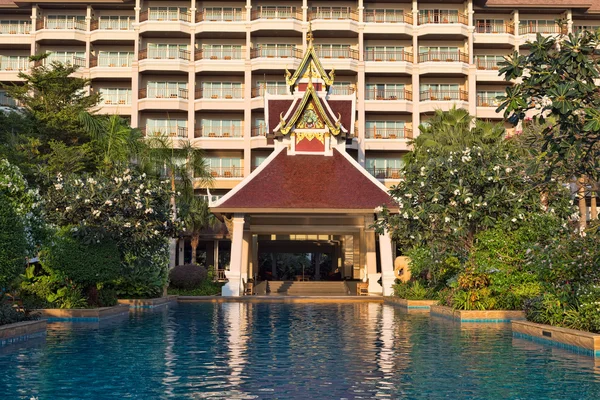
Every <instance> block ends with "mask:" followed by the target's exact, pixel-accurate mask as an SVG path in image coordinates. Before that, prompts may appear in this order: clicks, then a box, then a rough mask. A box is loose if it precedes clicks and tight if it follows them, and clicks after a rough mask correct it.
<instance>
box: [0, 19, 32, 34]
mask: <svg viewBox="0 0 600 400" xmlns="http://www.w3.org/2000/svg"><path fill="white" fill-rule="evenodd" d="M29 32H31V22H30V21H19V20H0V34H9V35H25V34H29Z"/></svg>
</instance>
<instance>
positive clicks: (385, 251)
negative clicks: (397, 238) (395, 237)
mask: <svg viewBox="0 0 600 400" xmlns="http://www.w3.org/2000/svg"><path fill="white" fill-rule="evenodd" d="M392 250H393V249H392V241H391V239H390V234H389V232H388V231H387V230H386V231H385V233H384V234H383V235H379V255H380V256H379V258H380V260H381V283H382V286H383V295H384V296H391V295H392V294H393V293H394V290H393V287H392V286H393V285H394V280H395V279H396V277H395V275H394V256H393V251H392Z"/></svg>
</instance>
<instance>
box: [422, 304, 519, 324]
mask: <svg viewBox="0 0 600 400" xmlns="http://www.w3.org/2000/svg"><path fill="white" fill-rule="evenodd" d="M430 313H431V315H433V316H437V317H442V318H449V319H452V320H454V321H459V322H511V321H520V320H525V313H524V312H523V311H514V310H454V309H453V308H451V307H446V306H437V305H432V306H431V308H430Z"/></svg>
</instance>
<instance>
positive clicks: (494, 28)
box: [475, 22, 515, 35]
mask: <svg viewBox="0 0 600 400" xmlns="http://www.w3.org/2000/svg"><path fill="white" fill-rule="evenodd" d="M475 32H476V33H509V34H511V35H514V34H515V25H514V24H512V23H509V22H505V23H503V24H498V23H486V22H477V26H476V27H475Z"/></svg>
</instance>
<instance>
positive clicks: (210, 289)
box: [168, 279, 223, 296]
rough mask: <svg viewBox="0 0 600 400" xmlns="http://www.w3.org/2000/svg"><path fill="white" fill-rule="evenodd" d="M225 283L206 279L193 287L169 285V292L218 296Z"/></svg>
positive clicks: (180, 294) (184, 294)
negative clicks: (181, 287) (180, 287)
mask: <svg viewBox="0 0 600 400" xmlns="http://www.w3.org/2000/svg"><path fill="white" fill-rule="evenodd" d="M222 286H223V283H221V282H213V281H210V280H208V279H207V280H204V281H202V283H200V285H198V286H197V287H195V288H193V289H176V288H171V287H169V289H168V293H169V294H172V295H178V296H216V295H219V294H221V287H222Z"/></svg>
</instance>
